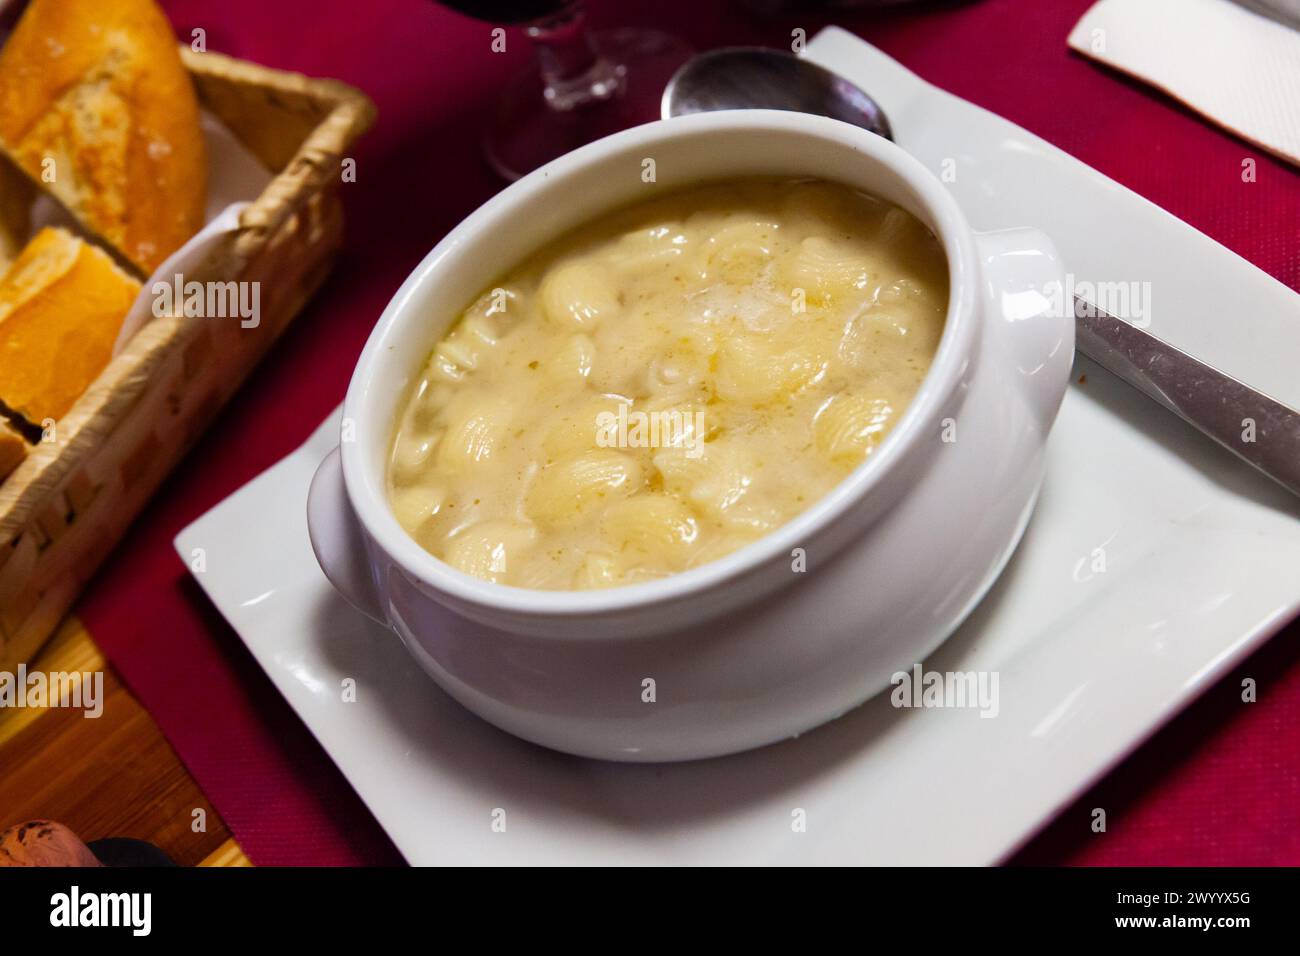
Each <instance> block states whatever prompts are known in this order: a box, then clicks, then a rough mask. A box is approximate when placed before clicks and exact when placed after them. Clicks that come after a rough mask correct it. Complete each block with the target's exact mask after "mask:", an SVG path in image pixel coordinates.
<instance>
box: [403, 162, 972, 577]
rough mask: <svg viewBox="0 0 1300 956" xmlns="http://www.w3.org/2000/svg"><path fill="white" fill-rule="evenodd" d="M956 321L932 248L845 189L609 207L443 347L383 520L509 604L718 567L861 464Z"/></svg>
mask: <svg viewBox="0 0 1300 956" xmlns="http://www.w3.org/2000/svg"><path fill="white" fill-rule="evenodd" d="M947 304H948V280H947V265H946V260H945V258H944V254H943V251H942V249H941V247H940V246H939V244H938V242H937V241H936V240H935V238H934V237H933V236H932V235H931V234H930V233H929V231H928V230H927V229H926V228H925V227H924V226H923V225H922V224H921V223H920V222H919V221H918V220H916V219H915V218H914V217H913V216H911V215H910V214H908V213H906V212H904V211H903V210H901V209H899V208H898V207H896V206H892V205H890V204H888V203H884V202H881V201H879V200H877V199H874V198H872V197H870V196H866V195H863V194H861V193H857V192H854V191H852V190H850V189H848V188H847V187H844V186H840V185H836V184H832V183H825V182H808V181H799V182H796V181H790V180H776V179H747V180H737V181H734V182H727V183H720V184H708V185H702V186H697V187H694V188H691V189H687V190H684V191H682V192H679V193H674V194H672V195H670V196H667V197H664V198H661V199H656V200H651V201H648V202H644V203H641V204H638V205H634V206H631V207H628V208H625V209H622V210H619V211H617V212H615V213H612V214H610V215H607V216H605V217H602V218H600V219H597V220H595V221H593V222H591V223H589V224H587V225H585V226H583V227H581V228H579V229H577V230H575V231H574V232H572V233H570V234H569V235H568V236H567V237H565V238H564V239H562V240H561V241H559V242H557V243H554V244H552V245H550V246H548V247H546V248H544V249H542V250H540V251H539V252H537V253H536V254H535V255H534V256H532V257H531V258H529V259H528V260H526V261H525V262H524V263H523V264H522V265H520V266H519V267H517V268H516V269H514V270H513V271H512V272H510V273H509V274H508V275H506V276H505V277H504V278H503V279H502V280H501V281H500V282H498V283H497V284H496V285H495V286H494V287H493V288H491V289H488V290H486V291H485V292H484V293H483V295H482V296H480V297H479V299H478V300H477V301H475V302H474V303H473V304H472V305H471V306H470V307H469V308H468V309H466V310H465V312H464V313H463V314H462V316H461V317H460V318H459V320H458V321H457V322H456V323H455V324H454V325H453V326H452V328H451V331H450V332H449V333H448V334H447V335H446V337H445V338H444V339H443V340H442V341H441V342H440V343H439V344H438V346H437V347H436V348H435V349H434V351H433V354H432V355H431V356H430V357H429V359H428V361H427V362H426V364H425V366H424V368H423V370H422V372H421V374H420V376H419V377H418V381H417V384H416V386H415V388H414V389H413V391H412V394H411V395H410V397H409V398H408V399H407V403H406V405H405V408H404V410H403V412H402V413H401V415H400V418H399V421H398V422H397V428H396V434H395V437H394V439H393V444H392V456H391V460H390V463H389V469H388V484H389V496H390V500H391V503H392V507H393V512H394V514H395V515H396V516H397V519H398V521H399V522H400V523H401V525H402V526H403V527H404V528H406V530H407V531H408V532H409V533H410V534H411V536H412V537H413V538H415V540H416V541H418V542H419V543H420V544H421V545H422V546H423V547H424V548H425V549H427V550H428V551H430V552H431V553H433V554H434V555H436V556H438V557H439V558H441V559H442V560H444V561H446V562H447V563H449V564H451V565H453V566H454V567H457V568H459V569H461V570H463V571H465V572H467V573H469V574H473V575H476V576H478V577H481V578H485V579H488V580H491V581H497V582H500V583H503V584H512V585H516V586H520V587H527V588H547V589H566V590H567V589H583V588H596V587H608V586H612V585H618V584H630V583H635V582H638V581H644V580H649V579H653V578H658V577H663V576H665V575H669V574H674V573H676V572H679V571H682V570H685V569H687V568H691V567H695V566H697V565H699V564H702V563H704V562H707V561H711V560H713V559H715V558H718V557H720V556H722V555H724V554H727V553H728V552H731V551H734V550H735V549H737V548H739V547H742V546H743V545H745V544H747V543H749V542H751V541H753V540H755V539H757V538H759V537H761V536H762V535H764V534H766V533H767V532H769V531H771V530H773V529H774V528H777V527H779V526H780V525H782V524H784V523H785V522H787V521H789V520H790V519H791V518H793V517H794V516H796V515H797V514H799V513H800V512H802V511H803V510H805V509H806V508H807V507H808V506H809V505H811V504H812V503H813V502H815V501H817V500H818V499H819V498H821V497H822V496H823V495H824V494H826V492H827V491H829V490H830V489H831V488H832V487H833V486H834V485H836V484H837V483H838V482H840V481H841V480H842V479H844V478H845V477H846V476H847V475H848V474H849V472H851V471H852V470H853V469H854V468H855V467H857V466H858V465H859V464H861V463H862V461H863V460H864V459H865V458H866V457H867V456H868V455H870V454H871V452H872V450H873V449H874V448H875V447H876V446H877V445H878V444H879V443H880V441H881V439H882V438H884V436H885V435H886V433H887V432H888V431H889V429H890V427H891V426H892V425H893V424H894V423H895V422H896V421H897V420H898V418H899V417H900V415H901V414H902V412H903V410H904V409H905V408H906V406H907V404H908V403H909V402H910V401H911V399H912V397H913V395H914V394H915V393H916V391H917V389H918V387H919V386H920V384H921V380H922V379H923V378H924V376H925V373H926V371H927V369H928V368H929V366H930V362H931V360H932V359H933V357H934V353H935V349H936V348H937V346H938V343H939V338H940V335H941V334H942V331H943V324H944V314H945V312H946V310H947Z"/></svg>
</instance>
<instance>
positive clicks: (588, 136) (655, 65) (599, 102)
mask: <svg viewBox="0 0 1300 956" xmlns="http://www.w3.org/2000/svg"><path fill="white" fill-rule="evenodd" d="M438 2H439V3H442V4H443V5H444V6H447V7H451V8H452V9H453V10H457V11H459V12H461V13H466V14H469V15H470V16H472V17H475V18H477V19H479V20H487V21H490V22H493V23H509V24H519V25H521V26H522V27H523V29H524V32H525V34H526V35H527V36H528V38H529V40H531V41H532V44H533V47H534V49H535V51H536V54H537V63H538V67H539V70H538V71H537V72H535V73H532V74H529V75H526V76H522V77H517V78H515V79H513V80H511V81H510V82H509V83H508V84H507V87H506V90H505V92H504V93H503V94H502V95H501V98H500V100H499V101H498V103H497V106H496V110H495V112H494V114H493V115H492V116H491V117H490V118H489V121H488V124H487V128H486V129H485V131H484V136H483V149H484V152H485V153H486V155H487V159H488V162H489V163H491V164H492V168H493V169H495V170H496V171H497V172H498V173H500V174H501V175H502V176H504V177H505V178H507V179H512V180H513V179H518V178H519V177H520V176H522V175H524V174H525V173H527V172H529V171H531V170H533V169H536V168H537V167H538V166H541V165H543V164H544V163H547V162H550V161H551V160H552V159H555V158H556V157H557V156H562V155H563V154H564V153H567V152H569V151H571V150H574V149H576V148H578V147H579V146H582V145H583V144H585V143H589V142H591V141H592V140H595V139H599V138H601V137H602V136H607V135H608V134H610V133H615V132H618V131H619V130H622V129H627V128H628V127H629V126H638V125H640V124H642V123H649V122H652V121H653V120H657V119H659V101H660V98H661V97H662V95H663V91H664V87H665V86H667V85H668V80H669V78H670V77H672V75H673V73H674V72H676V70H677V68H678V67H679V66H681V65H682V64H683V63H685V62H686V61H687V59H689V58H690V56H691V53H692V50H691V48H690V47H689V46H687V45H686V44H685V43H684V42H683V41H681V40H679V39H677V38H676V37H673V36H670V35H669V34H667V33H661V32H659V31H658V30H649V29H619V30H601V31H592V30H591V29H589V27H588V26H587V22H586V14H585V12H584V10H583V7H582V3H581V0H438Z"/></svg>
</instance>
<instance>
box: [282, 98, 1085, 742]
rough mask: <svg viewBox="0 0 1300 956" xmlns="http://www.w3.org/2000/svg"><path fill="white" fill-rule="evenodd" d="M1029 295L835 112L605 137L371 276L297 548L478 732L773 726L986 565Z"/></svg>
mask: <svg viewBox="0 0 1300 956" xmlns="http://www.w3.org/2000/svg"><path fill="white" fill-rule="evenodd" d="M828 224H830V225H828ZM678 240H680V241H678ZM593 257H594V260H595V261H596V262H597V263H598V264H599V268H593V267H592V265H591V263H590V262H589V261H588V260H589V259H590V258H593ZM710 277H713V279H714V280H718V279H719V278H720V277H721V278H725V279H726V282H725V283H723V282H720V281H711V279H710ZM679 279H680V282H679V281H677V280H679ZM1063 284H1064V273H1063V270H1062V266H1061V264H1060V262H1059V259H1058V257H1057V255H1056V253H1055V250H1054V249H1053V247H1052V244H1051V242H1050V240H1048V239H1047V238H1046V237H1044V236H1043V235H1041V234H1040V233H1038V232H1036V231H1034V230H1029V229H1017V230H1007V231H1003V232H997V233H976V232H974V231H973V230H972V229H971V227H970V226H969V225H968V224H967V223H966V221H965V219H964V218H963V216H962V214H961V210H960V209H959V208H958V207H957V204H956V203H955V201H954V200H953V198H952V197H951V196H950V195H949V194H948V192H947V190H946V189H945V187H944V186H943V185H942V184H941V183H940V182H939V181H938V180H937V179H936V178H935V177H934V176H933V175H932V174H931V173H930V172H929V171H928V170H926V169H925V168H923V167H922V166H921V165H920V164H919V163H918V162H917V161H916V160H914V159H913V158H911V157H910V156H908V155H907V154H906V153H904V152H903V151H902V150H901V149H899V148H898V147H896V146H894V145H893V144H892V143H889V142H887V141H885V140H882V139H880V138H878V137H874V136H872V135H871V134H869V133H866V132H865V131H863V130H860V129H857V128H854V127H851V126H848V125H846V124H842V123H838V122H835V121H833V120H829V119H825V118H823V117H816V116H807V115H802V114H795V113H785V112H774V111H765V110H752V111H743V112H733V113H708V114H699V115H696V116H689V117H681V118H677V119H673V120H669V121H665V122H662V123H654V124H649V125H647V126H642V127H638V128H636V129H633V130H628V131H625V132H623V133H619V134H617V135H615V136H612V137H609V138H607V139H605V140H601V141H600V142H597V143H593V144H591V145H589V146H586V147H583V148H582V149H580V150H577V151H576V152H574V153H572V154H569V155H568V156H565V157H563V158H561V159H559V160H557V161H555V162H553V163H551V164H550V165H548V166H546V167H543V168H542V169H540V170H538V171H536V172H534V173H532V174H530V175H529V176H526V177H524V178H523V179H521V180H520V181H519V182H517V183H515V184H514V185H512V186H510V187H509V188H507V189H505V190H504V191H503V192H501V193H500V194H499V195H498V196H497V197H495V198H494V199H492V200H491V201H489V202H488V203H487V204H485V205H484V206H482V207H481V208H480V209H479V210H477V211H476V212H475V213H473V214H472V215H471V216H470V217H469V218H467V219H466V220H465V221H464V222H463V223H461V224H460V225H459V226H458V227H457V228H456V229H454V230H453V231H452V232H451V233H450V234H448V235H447V237H446V238H444V239H443V240H442V242H440V243H439V244H438V245H437V246H436V247H435V248H434V249H433V250H432V251H431V252H430V253H429V255H428V256H427V257H426V258H425V259H424V261H423V262H422V263H421V264H420V265H419V266H418V267H417V268H416V269H415V271H414V272H413V273H412V274H411V276H410V277H409V278H408V279H407V281H406V282H405V283H404V284H403V286H402V288H401V289H399V290H398V292H397V294H396V295H395V296H394V298H393V300H392V302H390V304H389V306H388V308H387V309H386V310H385V312H384V314H383V315H382V316H381V317H380V320H379V322H378V324H377V325H376V327H375V329H374V331H373V332H372V334H371V337H370V339H369V341H368V342H367V344H366V347H365V349H364V350H363V352H362V354H361V357H360V359H359V360H358V363H357V367H356V370H355V371H354V373H353V378H352V381H351V384H350V386H349V388H348V393H347V397H346V399H345V401H344V405H343V416H342V420H343V427H342V431H341V433H340V443H339V447H338V448H337V449H336V450H335V451H334V452H333V453H331V454H330V455H329V456H328V457H327V458H326V459H325V460H324V461H323V462H322V464H321V466H320V468H319V469H318V471H317V473H316V475H315V478H314V479H313V481H312V486H311V491H310V494H309V496H308V502H307V524H308V529H309V531H310V535H311V540H312V546H313V548H314V550H315V552H316V556H317V559H318V561H319V562H320V565H321V568H322V569H323V571H324V572H325V574H326V576H327V577H328V578H329V580H330V581H331V582H332V583H333V584H334V586H335V587H336V588H337V589H338V590H339V592H340V593H341V594H342V595H343V597H344V598H346V599H347V600H348V601H349V602H350V603H351V604H353V605H354V606H355V607H357V608H359V609H360V610H362V611H364V612H365V613H366V614H368V615H370V616H371V617H373V618H374V619H375V620H377V621H379V622H381V623H382V624H384V625H386V626H387V627H389V628H391V629H392V630H393V631H394V632H396V634H397V635H398V637H399V638H400V639H401V640H402V641H403V643H404V644H405V645H406V647H407V648H408V650H409V651H410V652H411V654H412V656H413V658H414V660H415V662H416V663H418V665H419V666H420V667H421V668H422V669H423V670H424V671H426V672H427V673H428V674H429V675H430V676H431V677H432V678H433V680H435V681H436V682H437V684H438V685H439V686H440V687H441V688H442V689H443V690H444V691H446V692H447V693H448V694H450V695H451V696H452V697H453V698H455V699H456V700H458V701H460V702H461V703H462V704H464V705H465V706H466V707H467V708H469V709H470V710H472V711H473V712H474V713H476V714H478V715H479V716H481V717H483V718H484V719H486V720H488V721H490V722H491V723H493V724H495V725H497V726H498V727H500V728H502V729H504V730H506V731H508V732H510V733H513V734H516V735H518V736H520V737H523V738H525V739H528V740H531V741H534V742H537V743H540V744H543V745H545V746H548V747H553V748H555V749H558V750H563V751H567V752H570V753H575V754H580V755H584V756H591V757H599V758H604V759H612V760H629V761H663V760H682V759H693V758H699V757H708V756H713V755H718V754H725V753H732V752H735V751H738V750H744V749H747V748H751V747H757V746H761V745H763V744H767V743H771V742H773V741H777V740H782V739H784V738H786V737H789V736H791V735H795V734H799V733H802V732H804V731H806V730H809V729H811V728H813V727H816V726H817V725H818V724H821V723H823V722H825V721H828V720H831V719H832V718H834V717H836V716H839V715H840V714H843V713H844V712H845V711H847V710H849V709H850V708H852V707H854V706H856V705H858V704H860V703H861V702H862V701H864V700H866V699H867V698H868V697H871V696H873V695H874V694H876V693H878V692H879V691H881V690H882V689H884V688H885V687H887V686H888V685H889V682H890V678H891V675H892V674H894V673H896V672H899V671H903V670H905V669H907V668H910V667H911V665H912V664H913V663H915V662H917V661H920V660H922V659H923V658H924V657H925V656H926V655H927V654H929V653H930V652H931V651H933V650H934V649H935V647H937V646H938V645H939V644H940V643H941V642H942V641H943V640H944V639H945V638H946V637H947V636H948V635H950V634H951V633H952V632H953V630H955V629H956V627H957V626H958V625H959V624H960V623H961V622H962V620H964V619H965V617H966V616H967V615H968V614H969V613H970V612H971V610H972V609H973V608H974V607H975V605H976V604H977V602H978V601H979V599H980V598H981V597H982V596H983V595H984V594H985V593H986V591H987V590H988V588H989V587H990V586H991V584H992V583H993V581H994V580H995V579H996V576H997V574H998V573H999V571H1000V570H1001V568H1002V567H1003V566H1004V565H1005V563H1006V561H1007V560H1008V558H1009V556H1010V555H1011V553H1012V551H1013V549H1014V548H1015V545H1016V543H1017V542H1018V541H1019V539H1020V537H1021V534H1022V533H1023V531H1024V528H1025V527H1026V524H1027V522H1028V521H1029V518H1030V515H1031V513H1032V508H1033V503H1034V500H1035V498H1036V495H1037V493H1038V489H1039V487H1040V485H1041V482H1042V479H1043V472H1044V449H1045V445H1046V441H1047V435H1048V431H1049V429H1050V427H1051V424H1052V422H1053V420H1054V418H1055V415H1056V411H1057V408H1058V407H1059V404H1060V401H1061V398H1062V396H1063V394H1064V391H1065V386H1066V382H1067V380H1068V376H1069V370H1070V364H1071V361H1072V358H1073V317H1072V315H1070V314H1069V313H1068V311H1067V310H1065V309H1063V308H1062V307H1061V302H1062V299H1063V296H1062V295H1061V289H1062V287H1063ZM533 363H536V365H535V366H534V364H533ZM655 412H658V413H662V414H660V415H658V416H654V415H652V414H651V413H655Z"/></svg>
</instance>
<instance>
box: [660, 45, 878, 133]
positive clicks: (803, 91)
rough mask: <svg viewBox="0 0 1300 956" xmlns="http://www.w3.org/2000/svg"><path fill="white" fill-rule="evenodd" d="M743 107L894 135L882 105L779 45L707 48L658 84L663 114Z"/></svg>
mask: <svg viewBox="0 0 1300 956" xmlns="http://www.w3.org/2000/svg"><path fill="white" fill-rule="evenodd" d="M745 109H768V110H789V111H790V112H793V113H814V114H816V115H819V116H829V117H830V118H831V119H836V120H840V121H841V122H844V123H851V124H853V125H854V126H861V127H862V128H863V129H865V130H868V131H870V132H872V133H875V134H877V135H878V136H883V137H884V138H885V139H889V140H892V139H893V138H894V137H893V132H892V131H891V130H890V128H889V120H888V118H886V116H885V112H884V110H882V109H881V108H880V106H879V105H878V104H877V103H876V101H875V100H873V99H872V98H871V97H870V96H868V95H867V94H866V93H864V92H863V91H862V90H860V89H859V88H858V87H856V86H854V85H853V84H852V83H850V82H849V81H848V80H846V79H844V78H843V77H841V76H836V75H835V74H834V73H832V72H830V70H824V69H822V68H821V67H820V66H817V65H816V64H815V63H811V62H809V61H808V60H803V59H800V58H799V57H797V56H795V55H794V54H792V53H785V52H782V51H781V50H769V49H766V48H763V47H728V48H725V49H721V50H711V51H710V52H708V53H704V54H701V55H700V56H697V57H695V58H694V59H693V60H691V61H690V62H688V63H687V64H686V65H685V66H683V67H682V68H681V69H679V70H678V71H677V72H676V73H675V74H673V78H672V79H671V80H669V81H668V86H667V88H665V90H664V98H663V105H662V113H663V117H664V119H669V118H671V117H673V116H686V115H688V114H690V113H710V112H713V111H715V110H745Z"/></svg>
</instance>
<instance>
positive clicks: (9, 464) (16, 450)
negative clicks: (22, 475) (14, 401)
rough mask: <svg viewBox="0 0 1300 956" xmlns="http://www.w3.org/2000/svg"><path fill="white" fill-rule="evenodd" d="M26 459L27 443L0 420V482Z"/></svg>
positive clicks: (6, 423) (7, 424)
mask: <svg viewBox="0 0 1300 956" xmlns="http://www.w3.org/2000/svg"><path fill="white" fill-rule="evenodd" d="M26 457H27V442H26V441H24V440H23V436H22V435H20V434H18V433H17V432H16V431H14V430H13V428H12V426H10V424H9V423H8V422H6V421H4V420H3V419H0V481H4V480H5V476H6V475H8V474H9V472H11V471H13V470H14V469H15V468H17V467H18V465H19V463H21V462H22V460H23V459H24V458H26Z"/></svg>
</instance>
